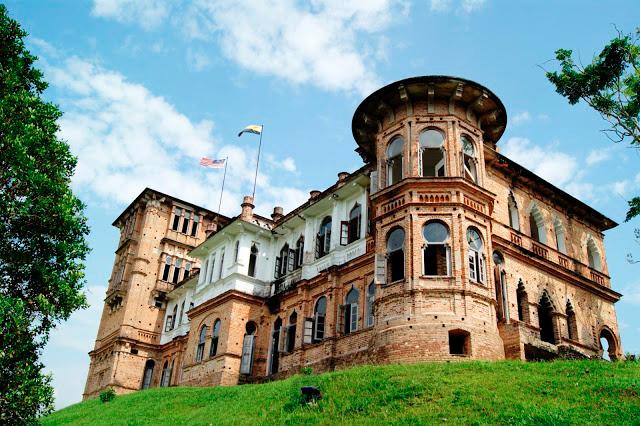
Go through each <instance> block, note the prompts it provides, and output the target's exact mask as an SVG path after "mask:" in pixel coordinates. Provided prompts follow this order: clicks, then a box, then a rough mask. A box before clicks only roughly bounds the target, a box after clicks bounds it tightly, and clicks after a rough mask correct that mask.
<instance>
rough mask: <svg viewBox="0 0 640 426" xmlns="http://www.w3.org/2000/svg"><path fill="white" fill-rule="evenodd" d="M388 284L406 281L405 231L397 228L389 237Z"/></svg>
mask: <svg viewBox="0 0 640 426" xmlns="http://www.w3.org/2000/svg"><path fill="white" fill-rule="evenodd" d="M387 275H388V280H387V282H389V283H392V282H395V281H399V280H403V279H404V230H403V229H402V228H396V229H394V230H393V231H391V232H390V233H389V236H388V237H387Z"/></svg>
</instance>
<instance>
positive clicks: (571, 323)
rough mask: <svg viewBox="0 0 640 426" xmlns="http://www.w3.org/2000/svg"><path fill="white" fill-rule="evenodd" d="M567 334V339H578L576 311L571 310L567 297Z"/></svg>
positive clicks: (571, 306)
mask: <svg viewBox="0 0 640 426" xmlns="http://www.w3.org/2000/svg"><path fill="white" fill-rule="evenodd" d="M566 311H567V336H569V339H571V340H574V341H578V340H579V339H578V321H577V320H576V312H575V311H574V310H573V305H572V304H571V300H568V299H567V308H566Z"/></svg>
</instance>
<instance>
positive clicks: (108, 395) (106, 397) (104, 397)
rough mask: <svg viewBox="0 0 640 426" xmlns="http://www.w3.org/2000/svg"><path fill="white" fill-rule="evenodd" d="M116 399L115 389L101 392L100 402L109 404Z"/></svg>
mask: <svg viewBox="0 0 640 426" xmlns="http://www.w3.org/2000/svg"><path fill="white" fill-rule="evenodd" d="M115 397H116V391H114V390H113V388H108V389H106V390H103V391H102V392H100V401H102V402H109V401H112V400H113V399H114V398H115Z"/></svg>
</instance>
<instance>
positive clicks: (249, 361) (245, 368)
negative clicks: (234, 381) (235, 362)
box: [240, 335, 255, 374]
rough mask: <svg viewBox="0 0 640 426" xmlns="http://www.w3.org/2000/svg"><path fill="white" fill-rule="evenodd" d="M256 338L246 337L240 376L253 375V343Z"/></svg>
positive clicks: (243, 344) (243, 342) (243, 343)
mask: <svg viewBox="0 0 640 426" xmlns="http://www.w3.org/2000/svg"><path fill="white" fill-rule="evenodd" d="M254 338H255V336H250V335H245V336H244V339H243V341H242V358H241V359H240V374H251V367H252V365H253V341H254Z"/></svg>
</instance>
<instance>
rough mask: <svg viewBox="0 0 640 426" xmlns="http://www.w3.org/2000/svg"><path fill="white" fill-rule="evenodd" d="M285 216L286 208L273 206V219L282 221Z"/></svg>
mask: <svg viewBox="0 0 640 426" xmlns="http://www.w3.org/2000/svg"><path fill="white" fill-rule="evenodd" d="M283 217H284V209H283V208H282V207H279V206H278V207H274V208H273V213H271V219H273V221H274V222H278V221H280V219H282V218H283Z"/></svg>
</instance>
